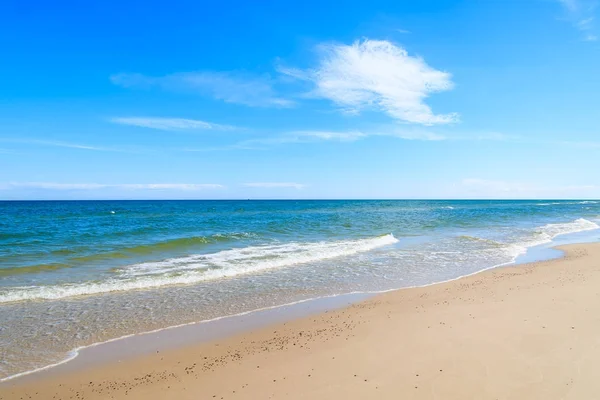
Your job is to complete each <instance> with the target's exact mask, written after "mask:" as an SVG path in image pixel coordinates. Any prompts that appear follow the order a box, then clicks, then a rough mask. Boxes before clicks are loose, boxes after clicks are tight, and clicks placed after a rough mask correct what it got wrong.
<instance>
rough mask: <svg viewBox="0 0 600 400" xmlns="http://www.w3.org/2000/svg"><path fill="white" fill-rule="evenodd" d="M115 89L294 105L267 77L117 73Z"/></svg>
mask: <svg viewBox="0 0 600 400" xmlns="http://www.w3.org/2000/svg"><path fill="white" fill-rule="evenodd" d="M110 79H111V81H112V82H113V83H114V84H115V85H119V86H123V87H126V88H153V87H157V88H160V89H163V90H168V91H176V92H187V93H192V94H200V95H208V96H212V97H214V98H216V99H218V100H222V101H224V102H226V103H236V104H243V105H246V106H251V107H276V108H286V107H292V106H293V105H294V102H293V101H291V100H289V99H285V98H283V97H281V96H279V95H278V94H277V93H276V91H275V89H274V85H275V82H274V81H273V79H271V78H270V77H268V76H258V75H251V74H244V73H235V72H208V71H200V72H182V73H174V74H170V75H165V76H146V75H142V74H127V73H121V74H116V75H112V76H111V77H110Z"/></svg>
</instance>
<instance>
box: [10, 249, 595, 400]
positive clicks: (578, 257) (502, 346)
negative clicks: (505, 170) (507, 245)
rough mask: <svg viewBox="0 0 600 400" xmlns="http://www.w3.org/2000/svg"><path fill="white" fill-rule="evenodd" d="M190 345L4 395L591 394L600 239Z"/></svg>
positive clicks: (44, 376)
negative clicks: (544, 257)
mask: <svg viewBox="0 0 600 400" xmlns="http://www.w3.org/2000/svg"><path fill="white" fill-rule="evenodd" d="M561 249H562V250H565V251H566V255H565V257H564V258H562V259H557V260H551V261H544V262H539V263H534V264H528V265H519V266H513V267H504V268H498V269H493V270H489V271H485V272H482V273H479V274H476V275H473V276H469V277H465V278H462V279H459V280H455V281H452V282H447V283H442V284H437V285H432V286H428V287H424V288H414V289H404V290H398V291H394V292H389V293H385V294H381V295H378V296H375V297H373V298H371V299H369V300H366V301H364V302H361V303H358V304H355V305H352V306H350V307H347V308H344V309H340V310H334V311H329V312H326V313H322V314H319V315H315V316H312V317H305V318H301V319H297V320H294V321H292V322H288V323H282V324H276V325H272V326H269V327H266V328H261V329H258V330H255V331H252V332H245V333H241V334H237V335H235V336H232V337H229V338H226V339H222V340H219V341H215V342H210V343H204V344H197V345H194V346H186V347H185V348H176V349H172V350H168V351H162V352H158V353H153V354H149V355H144V356H139V357H135V358H132V359H126V360H123V361H121V362H118V363H108V364H103V365H92V366H90V367H89V368H87V369H86V368H83V369H81V370H79V371H71V372H68V373H54V374H53V373H40V374H36V375H33V376H31V377H29V378H27V379H16V380H12V381H8V382H5V383H4V384H2V385H0V398H2V399H111V398H114V399H150V400H152V399H269V398H273V399H279V398H286V399H336V398H339V399H366V398H377V399H388V398H389V399H461V400H465V399H578V400H581V399H597V398H600V379H598V364H600V333H599V332H600V244H581V245H570V246H566V247H563V248H561Z"/></svg>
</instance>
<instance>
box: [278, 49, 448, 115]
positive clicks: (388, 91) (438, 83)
mask: <svg viewBox="0 0 600 400" xmlns="http://www.w3.org/2000/svg"><path fill="white" fill-rule="evenodd" d="M319 54H320V60H319V65H318V66H317V67H316V68H315V69H309V70H300V69H294V68H285V67H279V71H280V72H281V73H283V74H286V75H288V76H292V77H295V78H297V79H302V80H307V81H310V82H312V83H313V84H314V90H313V92H312V94H313V95H314V96H316V97H321V98H325V99H329V100H331V101H332V102H334V103H335V104H337V105H338V106H339V107H341V109H342V110H343V111H345V112H348V113H359V112H360V111H362V110H364V109H375V110H379V111H383V112H385V113H387V114H388V115H390V116H391V117H393V118H395V119H397V120H400V121H405V122H410V123H417V124H423V125H434V124H447V123H452V122H456V121H458V114H456V113H451V114H434V113H433V111H432V110H431V108H430V107H429V106H428V105H427V104H425V99H426V98H427V97H428V96H429V95H430V94H432V93H436V92H442V91H446V90H450V89H452V88H453V86H454V85H453V83H452V80H451V76H450V74H449V73H447V72H443V71H438V70H436V69H434V68H432V67H430V66H429V65H427V63H426V62H425V61H424V60H423V59H422V58H420V57H416V56H410V55H408V53H407V51H406V50H405V49H403V48H402V47H399V46H397V45H395V44H393V43H391V42H389V41H385V40H369V39H365V40H363V41H356V42H354V43H353V44H351V45H345V44H323V45H321V46H319Z"/></svg>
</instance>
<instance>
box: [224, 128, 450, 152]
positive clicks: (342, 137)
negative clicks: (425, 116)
mask: <svg viewBox="0 0 600 400" xmlns="http://www.w3.org/2000/svg"><path fill="white" fill-rule="evenodd" d="M374 136H380V137H383V136H387V137H395V138H398V139H404V140H423V141H440V140H447V137H446V136H444V135H442V134H438V133H433V132H428V131H424V130H416V129H413V130H410V129H404V130H403V129H397V128H391V129H390V128H386V129H382V130H370V131H356V130H350V131H325V130H323V131H320V130H315V131H311V130H306V131H291V132H285V133H282V134H280V135H277V136H272V137H264V138H256V139H248V140H244V141H242V142H239V143H237V144H235V148H237V149H253V148H264V146H272V145H280V144H287V143H315V142H356V141H358V140H362V139H366V138H368V137H374Z"/></svg>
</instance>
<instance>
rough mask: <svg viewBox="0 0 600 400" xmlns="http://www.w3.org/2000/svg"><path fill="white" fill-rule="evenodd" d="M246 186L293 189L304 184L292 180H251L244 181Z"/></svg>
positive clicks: (301, 187)
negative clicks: (248, 181)
mask: <svg viewBox="0 0 600 400" xmlns="http://www.w3.org/2000/svg"><path fill="white" fill-rule="evenodd" d="M244 186H246V187H252V188H294V189H298V190H300V189H303V188H304V187H306V185H304V184H302V183H294V182H251V183H244Z"/></svg>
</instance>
